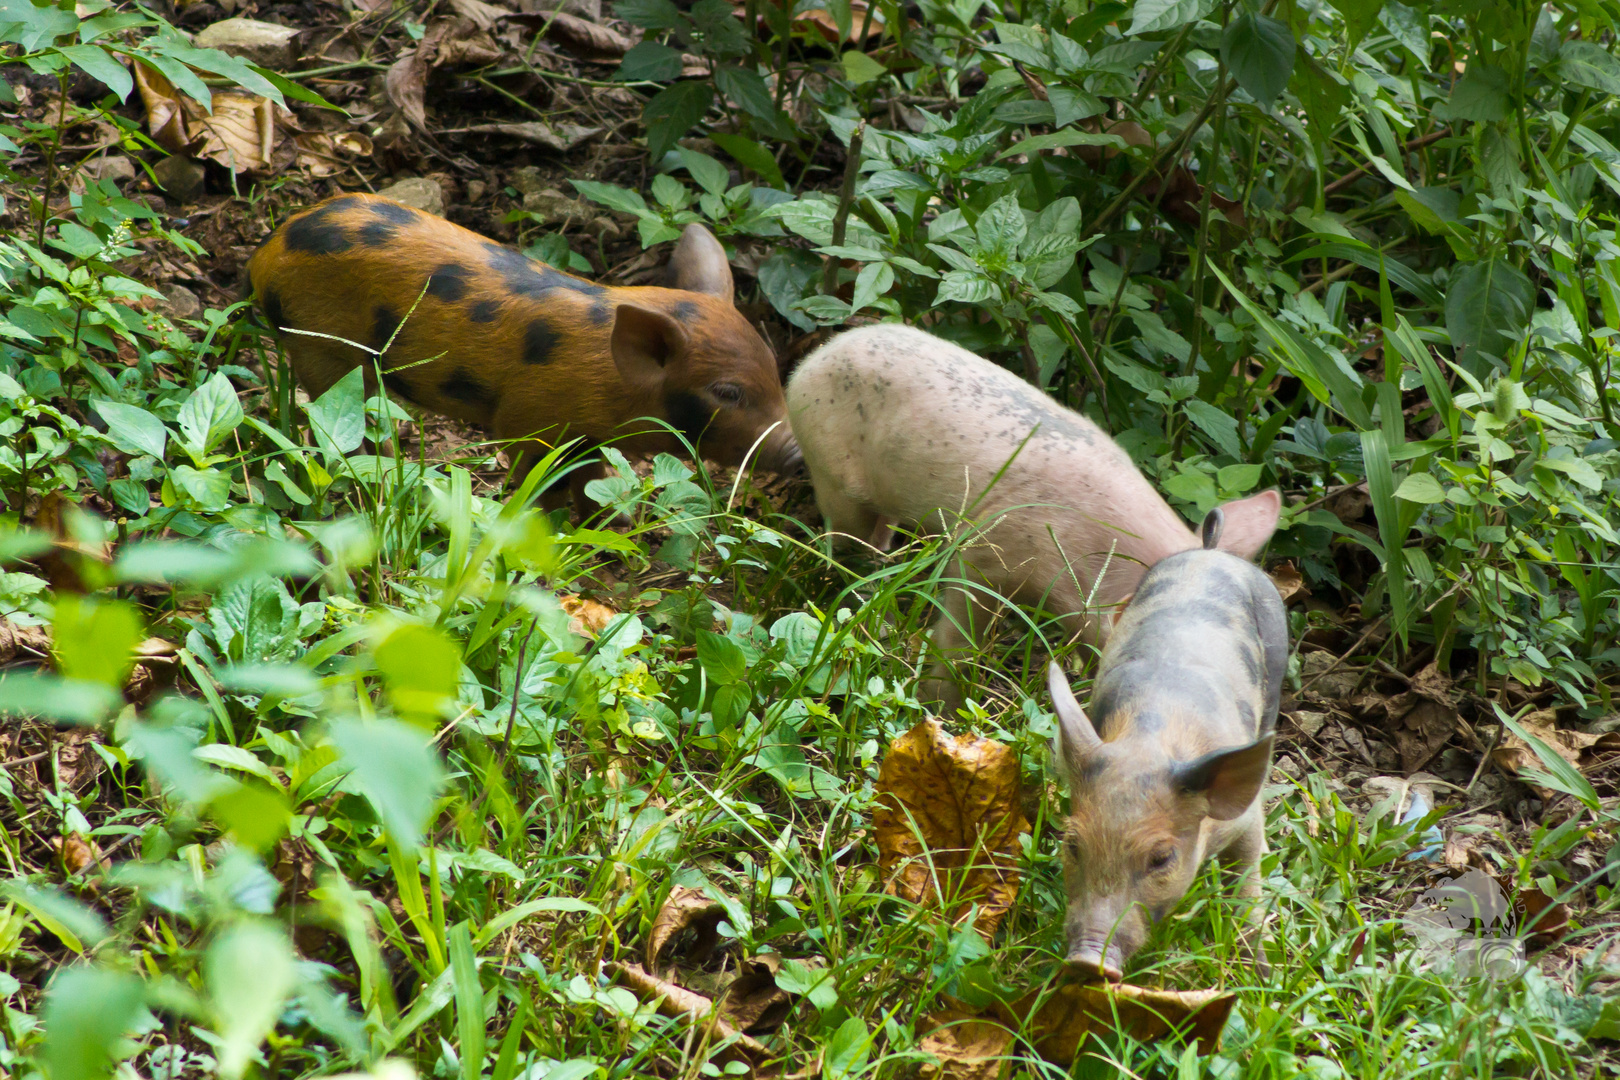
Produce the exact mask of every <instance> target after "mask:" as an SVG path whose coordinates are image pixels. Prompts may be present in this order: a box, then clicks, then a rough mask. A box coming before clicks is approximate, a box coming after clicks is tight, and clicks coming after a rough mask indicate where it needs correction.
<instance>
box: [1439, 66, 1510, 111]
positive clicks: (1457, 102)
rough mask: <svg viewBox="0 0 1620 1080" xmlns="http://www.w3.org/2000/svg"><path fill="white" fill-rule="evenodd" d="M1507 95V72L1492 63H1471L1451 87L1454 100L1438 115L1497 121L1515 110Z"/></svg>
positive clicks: (1447, 103)
mask: <svg viewBox="0 0 1620 1080" xmlns="http://www.w3.org/2000/svg"><path fill="white" fill-rule="evenodd" d="M1512 107H1513V103H1512V99H1511V98H1509V97H1508V73H1507V72H1505V71H1503V70H1502V69H1501V68H1499V67H1492V66H1491V65H1490V64H1486V63H1483V62H1475V63H1471V64H1469V65H1468V70H1467V71H1465V72H1463V77H1462V78H1461V79H1458V80H1457V85H1456V86H1454V87H1452V90H1451V100H1450V101H1448V102H1446V104H1445V106H1444V108H1443V109H1436V110H1435V115H1436V116H1440V115H1441V114H1442V112H1443V113H1444V114H1445V115H1444V118H1445V119H1449V120H1474V121H1478V122H1480V123H1484V124H1494V123H1496V122H1497V121H1498V120H1506V119H1507V116H1508V113H1509V112H1510V111H1512Z"/></svg>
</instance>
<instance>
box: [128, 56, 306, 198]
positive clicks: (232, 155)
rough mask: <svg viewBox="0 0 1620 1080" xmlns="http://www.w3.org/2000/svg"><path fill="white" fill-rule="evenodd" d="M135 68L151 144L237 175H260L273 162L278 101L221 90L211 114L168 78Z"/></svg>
mask: <svg viewBox="0 0 1620 1080" xmlns="http://www.w3.org/2000/svg"><path fill="white" fill-rule="evenodd" d="M133 66H134V74H135V84H136V85H137V86H138V87H139V88H140V91H141V101H142V102H143V103H144V104H145V105H146V127H147V130H148V131H149V132H151V134H152V140H153V141H154V142H156V143H157V144H158V145H159V146H161V147H163V148H164V149H165V150H168V151H169V152H170V153H172V154H185V155H187V156H188V157H194V158H208V159H210V160H213V161H217V162H219V163H220V164H221V165H224V166H225V167H226V168H228V169H230V170H231V171H232V172H239V173H241V172H258V171H260V170H262V169H264V168H266V167H267V166H268V165H269V164H270V160H271V155H272V153H273V152H274V150H275V146H276V142H277V141H278V137H277V127H278V121H277V113H276V106H275V103H274V102H272V101H270V100H269V99H268V98H262V97H259V96H258V95H257V94H247V93H243V92H242V91H240V90H218V91H215V92H214V94H213V95H212V98H213V101H212V110H213V111H212V112H209V111H208V110H205V109H204V108H203V107H202V105H201V104H199V103H198V102H195V101H193V100H191V99H190V98H188V97H186V96H185V95H184V94H182V93H180V92H179V91H178V90H176V89H175V88H174V84H172V83H171V82H169V80H168V78H167V76H165V75H164V74H163V73H162V72H161V71H158V70H157V69H156V68H149V67H147V66H146V65H145V64H140V63H137V64H135V65H133Z"/></svg>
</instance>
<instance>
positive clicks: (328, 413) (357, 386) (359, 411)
mask: <svg viewBox="0 0 1620 1080" xmlns="http://www.w3.org/2000/svg"><path fill="white" fill-rule="evenodd" d="M304 412H305V413H306V414H307V415H308V416H309V430H310V432H311V433H312V434H313V435H314V436H315V441H316V443H318V444H319V445H320V447H321V448H322V449H323V450H325V451H327V452H328V453H330V454H333V455H338V456H341V455H343V454H348V453H351V452H353V451H355V450H358V449H359V448H360V444H361V443H362V442H363V441H365V437H366V382H365V371H364V369H362V368H360V367H358V366H357V367H355V368H354V370H352V371H350V372H349V373H348V374H347V375H345V376H343V378H341V379H339V380H338V381H337V382H335V383H333V384H332V385H331V386H329V387H327V388H326V393H324V394H322V395H321V396H320V397H318V398H316V399H315V400H314V401H312V402H310V403H309V404H308V405H306V406H304Z"/></svg>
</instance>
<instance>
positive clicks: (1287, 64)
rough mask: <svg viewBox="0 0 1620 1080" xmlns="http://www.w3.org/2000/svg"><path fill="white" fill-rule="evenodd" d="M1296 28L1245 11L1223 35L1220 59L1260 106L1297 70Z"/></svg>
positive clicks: (1269, 102)
mask: <svg viewBox="0 0 1620 1080" xmlns="http://www.w3.org/2000/svg"><path fill="white" fill-rule="evenodd" d="M1297 51H1298V49H1297V47H1296V46H1295V44H1294V34H1293V31H1291V30H1289V29H1288V24H1287V23H1285V22H1282V21H1280V20H1278V19H1273V18H1269V17H1268V16H1265V15H1250V14H1243V15H1239V16H1238V17H1237V18H1235V19H1233V20H1232V21H1231V22H1230V23H1228V24H1227V27H1226V33H1225V34H1223V35H1222V36H1221V58H1222V59H1223V60H1225V61H1226V66H1227V68H1228V69H1229V70H1230V71H1231V72H1232V77H1233V78H1234V79H1236V80H1237V82H1238V85H1239V86H1241V87H1243V89H1244V90H1245V91H1247V92H1248V95H1249V96H1250V97H1252V98H1254V100H1255V101H1258V102H1259V103H1260V104H1261V105H1270V104H1271V103H1272V102H1273V101H1275V100H1277V95H1278V94H1280V93H1282V92H1283V87H1285V86H1287V85H1288V77H1289V76H1290V75H1292V74H1293V73H1294V54H1295V53H1296V52H1297Z"/></svg>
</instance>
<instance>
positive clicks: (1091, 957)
mask: <svg viewBox="0 0 1620 1080" xmlns="http://www.w3.org/2000/svg"><path fill="white" fill-rule="evenodd" d="M1066 962H1067V963H1068V965H1069V970H1070V971H1071V972H1073V973H1074V974H1076V975H1078V976H1079V977H1080V978H1081V979H1083V980H1085V981H1087V982H1120V981H1122V980H1123V979H1124V978H1125V972H1124V970H1123V969H1122V968H1121V966H1120V965H1121V963H1123V958H1122V957H1121V956H1120V955H1119V950H1118V949H1116V948H1115V947H1114V946H1112V945H1107V946H1104V945H1101V944H1093V943H1090V942H1082V943H1080V944H1079V945H1076V946H1075V947H1074V948H1072V949H1070V950H1069V955H1068V957H1067V958H1066Z"/></svg>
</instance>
